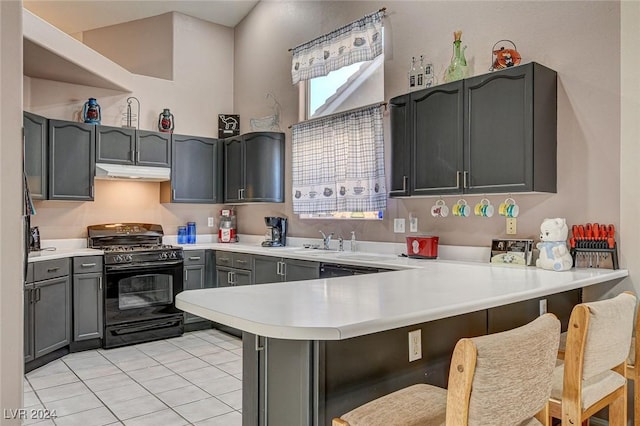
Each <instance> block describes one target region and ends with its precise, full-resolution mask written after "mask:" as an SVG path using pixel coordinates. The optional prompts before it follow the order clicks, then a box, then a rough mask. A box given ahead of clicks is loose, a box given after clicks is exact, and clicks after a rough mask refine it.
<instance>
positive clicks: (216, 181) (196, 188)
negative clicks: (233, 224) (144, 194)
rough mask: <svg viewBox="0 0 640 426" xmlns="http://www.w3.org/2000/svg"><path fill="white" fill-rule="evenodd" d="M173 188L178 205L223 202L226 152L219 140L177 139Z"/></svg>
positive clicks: (174, 198) (174, 147)
mask: <svg viewBox="0 0 640 426" xmlns="http://www.w3.org/2000/svg"><path fill="white" fill-rule="evenodd" d="M172 150H173V153H172V163H173V164H172V167H171V186H172V200H171V202H174V203H207V204H215V203H220V202H221V201H222V197H221V194H222V155H221V154H222V150H221V142H219V141H218V140H217V139H211V138H201V137H195V136H182V135H173V140H172Z"/></svg>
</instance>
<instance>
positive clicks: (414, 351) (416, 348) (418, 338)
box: [409, 329, 422, 362]
mask: <svg viewBox="0 0 640 426" xmlns="http://www.w3.org/2000/svg"><path fill="white" fill-rule="evenodd" d="M420 358H422V330H420V329H418V330H413V331H410V332H409V362H411V361H416V360H418V359H420Z"/></svg>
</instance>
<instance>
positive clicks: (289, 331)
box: [176, 260, 628, 426]
mask: <svg viewBox="0 0 640 426" xmlns="http://www.w3.org/2000/svg"><path fill="white" fill-rule="evenodd" d="M372 262H374V261H373V260H372ZM375 263H376V265H377V266H380V265H381V261H380V260H375ZM390 263H392V262H390ZM385 266H390V265H388V264H385ZM406 267H407V266H405V268H406ZM398 269H400V268H398ZM627 275H628V272H627V271H626V270H600V269H573V270H571V271H568V272H562V273H557V272H552V271H546V270H540V269H536V268H532V267H530V268H513V267H505V266H491V265H489V264H480V263H467V262H453V261H440V260H438V261H427V262H422V263H421V264H420V266H419V267H415V265H414V266H413V267H412V269H404V270H396V271H391V272H383V273H378V274H373V275H361V276H352V277H340V278H332V279H316V280H309V281H300V282H285V283H274V284H265V285H260V286H241V287H233V288H217V289H205V290H194V291H187V292H183V293H181V294H179V295H178V296H177V300H176V306H177V307H179V308H180V309H183V310H185V311H187V312H191V313H193V314H195V315H198V316H201V317H204V318H207V319H210V320H212V321H215V322H218V323H221V324H224V325H227V326H231V327H235V328H238V329H240V330H243V425H244V426H248V425H279V426H286V425H292V426H299V425H327V424H329V423H330V421H331V418H332V417H334V416H337V415H340V414H341V413H344V412H346V411H348V410H350V409H352V408H354V407H356V406H358V405H360V404H362V403H364V402H366V401H368V400H371V399H374V398H376V397H379V396H381V395H383V394H386V393H389V392H391V391H393V390H396V389H399V388H401V387H404V386H407V385H409V384H412V383H417V382H427V383H431V384H435V385H439V386H445V385H446V376H447V372H448V368H449V360H450V356H451V352H452V350H453V347H454V345H455V343H456V342H457V340H458V339H459V338H461V337H468V336H474V335H481V334H487V333H491V332H497V331H501V330H502V329H506V328H507V327H508V328H511V327H515V326H517V325H521V324H520V323H524V322H527V321H529V320H530V319H532V317H535V316H536V315H538V313H539V311H540V310H542V309H543V307H546V308H547V309H548V311H550V312H554V313H556V314H557V315H558V316H559V317H560V318H561V319H563V327H565V328H566V320H567V318H568V316H569V313H570V310H571V308H572V307H573V305H574V304H575V303H578V302H579V298H580V290H581V289H582V288H585V287H589V286H593V285H596V284H602V283H615V282H617V281H619V280H621V279H623V278H624V277H626V276H627ZM541 301H544V302H541ZM413 330H421V352H422V353H421V359H418V360H416V361H413V362H409V361H408V359H409V353H408V339H407V336H408V334H407V333H408V332H409V331H413Z"/></svg>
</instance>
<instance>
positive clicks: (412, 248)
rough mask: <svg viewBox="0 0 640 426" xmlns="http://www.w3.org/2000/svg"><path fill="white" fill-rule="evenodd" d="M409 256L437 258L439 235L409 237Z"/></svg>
mask: <svg viewBox="0 0 640 426" xmlns="http://www.w3.org/2000/svg"><path fill="white" fill-rule="evenodd" d="M407 256H409V257H415V258H419V259H435V258H437V257H438V237H434V236H415V237H407Z"/></svg>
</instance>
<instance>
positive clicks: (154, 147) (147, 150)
mask: <svg viewBox="0 0 640 426" xmlns="http://www.w3.org/2000/svg"><path fill="white" fill-rule="evenodd" d="M136 139H137V145H136V164H137V165H139V166H152V167H154V166H155V167H171V133H161V132H151V131H148V130H136Z"/></svg>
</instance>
